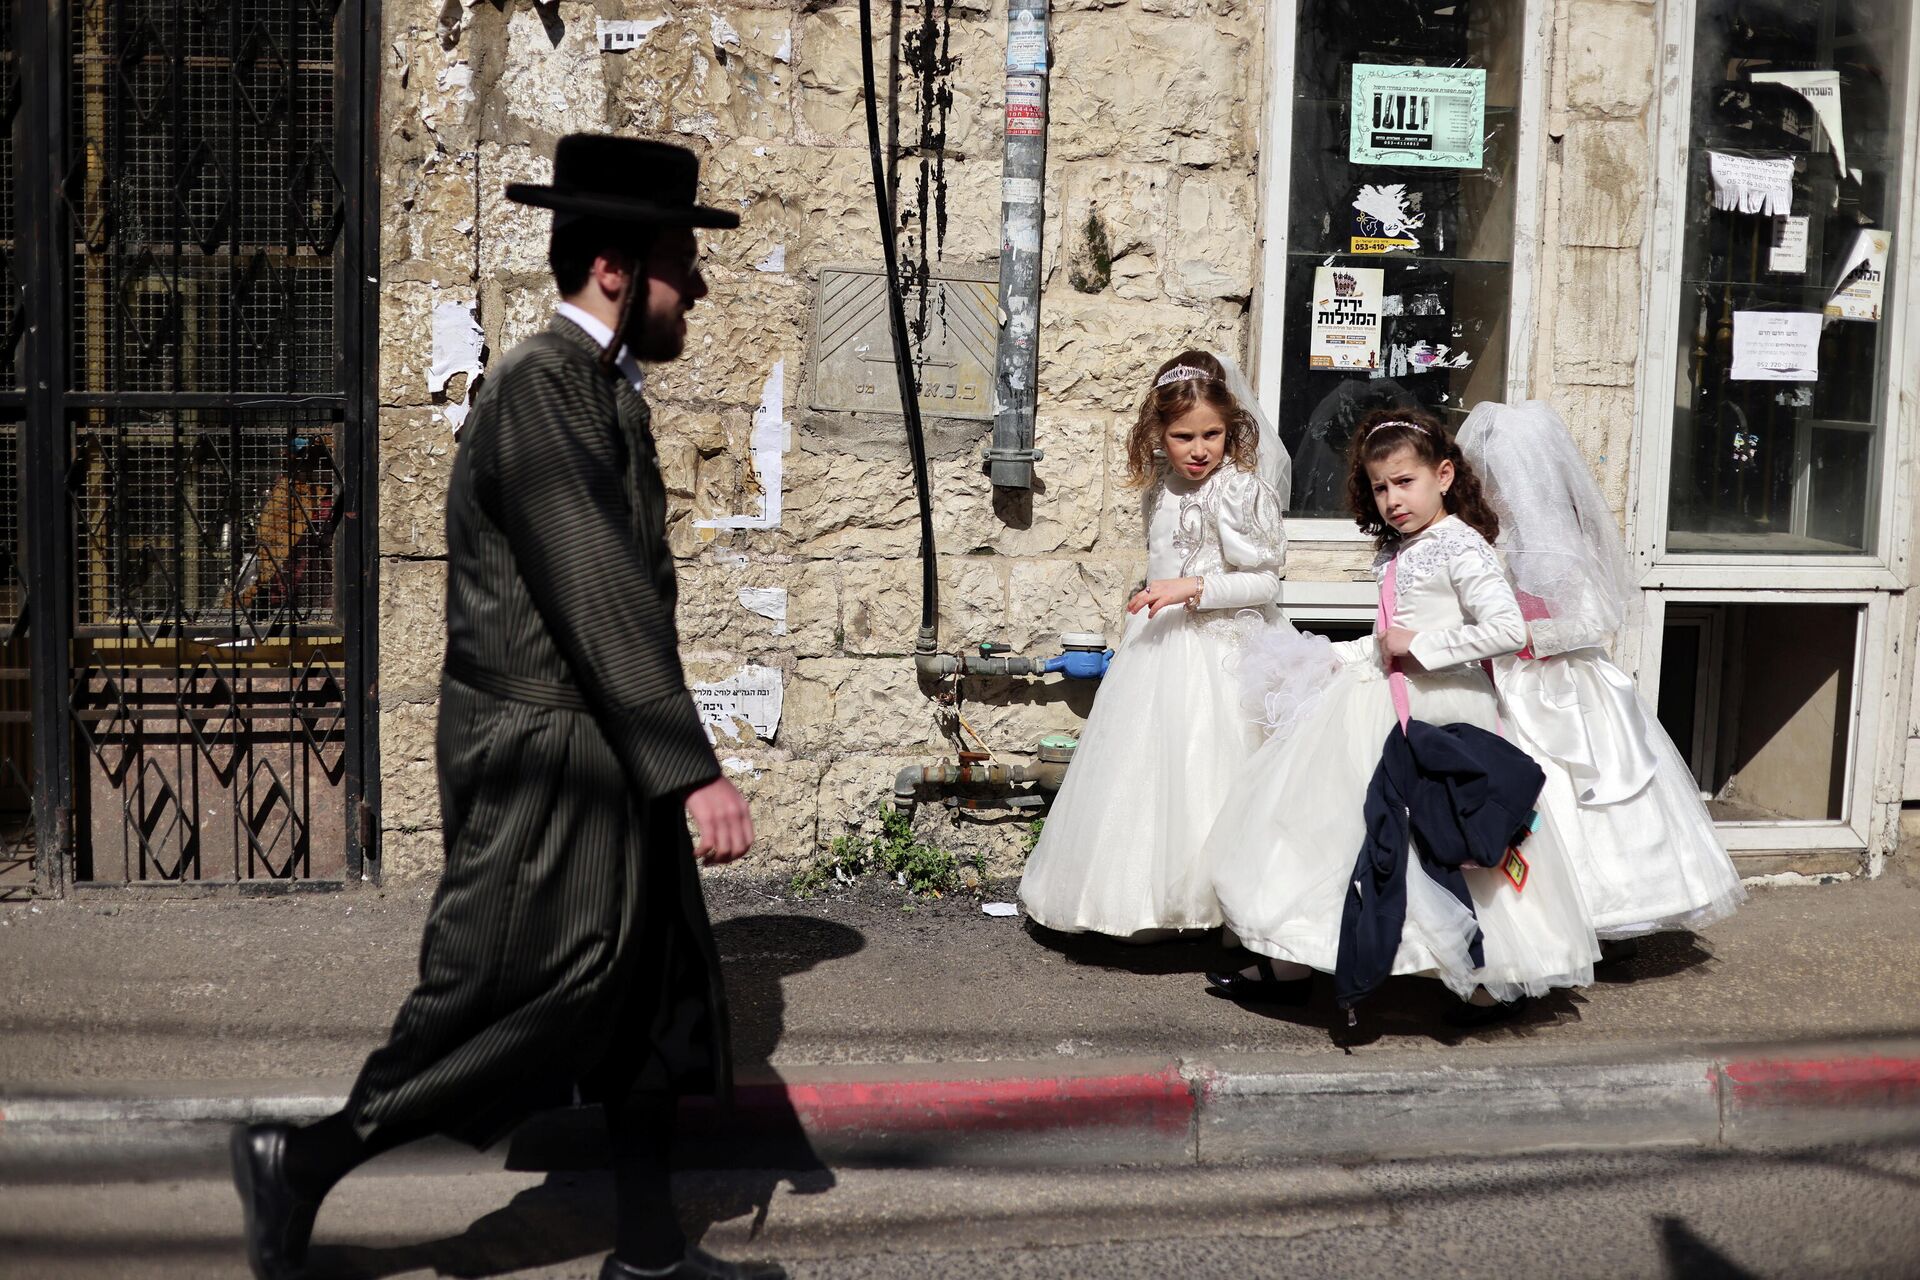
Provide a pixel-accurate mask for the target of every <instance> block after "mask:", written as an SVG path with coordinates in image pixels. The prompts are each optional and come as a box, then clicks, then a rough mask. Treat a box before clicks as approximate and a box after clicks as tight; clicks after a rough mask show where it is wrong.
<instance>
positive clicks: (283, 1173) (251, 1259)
mask: <svg viewBox="0 0 1920 1280" xmlns="http://www.w3.org/2000/svg"><path fill="white" fill-rule="evenodd" d="M287 1133H288V1129H287V1126H286V1125H283V1124H255V1125H245V1124H237V1125H235V1126H233V1134H232V1136H231V1137H230V1138H229V1139H228V1140H227V1150H228V1152H229V1153H230V1154H231V1155H232V1157H233V1186H234V1189H235V1190H236V1191H238V1192H239V1193H240V1209H241V1211H242V1212H243V1213H244V1214H245V1215H246V1235H247V1265H248V1266H249V1267H251V1268H253V1274H254V1276H255V1278H256V1280H293V1278H294V1277H296V1276H298V1275H299V1274H300V1271H301V1268H302V1267H304V1266H305V1265H306V1261H307V1240H308V1238H309V1237H310V1236H312V1235H313V1220H314V1218H315V1217H316V1216H318V1214H319V1212H320V1205H319V1203H318V1202H317V1201H312V1200H308V1199H306V1198H305V1197H304V1196H300V1195H297V1194H295V1192H294V1190H293V1188H292V1187H291V1186H290V1185H288V1183H287Z"/></svg>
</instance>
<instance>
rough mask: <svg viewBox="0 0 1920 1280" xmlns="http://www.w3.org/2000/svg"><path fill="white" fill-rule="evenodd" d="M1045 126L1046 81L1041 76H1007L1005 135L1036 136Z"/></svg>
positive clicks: (1013, 136)
mask: <svg viewBox="0 0 1920 1280" xmlns="http://www.w3.org/2000/svg"><path fill="white" fill-rule="evenodd" d="M1046 128H1047V82H1046V80H1045V79H1044V78H1043V77H1041V76H1008V77H1007V136H1008V137H1009V138H1037V137H1039V136H1040V135H1041V134H1043V133H1045V132H1046Z"/></svg>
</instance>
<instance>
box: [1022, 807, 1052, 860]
mask: <svg viewBox="0 0 1920 1280" xmlns="http://www.w3.org/2000/svg"><path fill="white" fill-rule="evenodd" d="M1046 829H1047V820H1046V819H1045V818H1035V819H1034V820H1033V821H1032V822H1029V823H1028V824H1027V837H1026V840H1025V842H1024V843H1022V844H1021V846H1020V862H1021V864H1022V865H1025V863H1026V861H1027V859H1028V858H1031V857H1032V856H1033V851H1034V850H1035V849H1038V848H1039V847H1040V833H1041V832H1042V831H1045V830H1046Z"/></svg>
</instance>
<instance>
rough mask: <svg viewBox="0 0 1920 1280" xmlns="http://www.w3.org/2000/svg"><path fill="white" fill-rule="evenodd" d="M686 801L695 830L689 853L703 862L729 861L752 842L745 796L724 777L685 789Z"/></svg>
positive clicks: (749, 814) (714, 864) (751, 825)
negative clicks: (686, 790) (689, 789)
mask: <svg viewBox="0 0 1920 1280" xmlns="http://www.w3.org/2000/svg"><path fill="white" fill-rule="evenodd" d="M686 804H687V816H688V817H690V818H692V819H693V825H694V827H695V828H696V829H697V830H698V831H699V834H698V835H697V836H696V837H695V838H694V841H693V856H694V857H695V858H698V859H699V860H700V861H701V862H703V863H705V864H706V865H707V866H710V867H712V866H718V865H719V864H721V863H723V862H732V861H733V860H734V859H736V858H738V857H740V856H742V855H743V854H745V853H746V851H747V846H749V845H751V844H752V843H753V815H752V814H751V813H749V812H747V801H746V797H744V796H742V795H741V794H740V789H739V788H738V787H736V786H734V785H733V784H732V783H731V782H729V781H727V780H726V779H725V778H715V779H714V780H713V781H712V782H709V783H705V784H704V785H702V786H698V787H695V788H694V789H693V790H691V791H689V792H687V800H686Z"/></svg>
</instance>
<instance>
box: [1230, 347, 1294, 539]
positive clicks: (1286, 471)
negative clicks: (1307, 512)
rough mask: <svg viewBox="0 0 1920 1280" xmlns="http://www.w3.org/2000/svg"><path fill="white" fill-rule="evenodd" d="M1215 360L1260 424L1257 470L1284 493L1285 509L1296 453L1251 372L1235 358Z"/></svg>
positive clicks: (1290, 496) (1289, 500)
mask: <svg viewBox="0 0 1920 1280" xmlns="http://www.w3.org/2000/svg"><path fill="white" fill-rule="evenodd" d="M1214 359H1216V360H1218V361H1219V362H1220V367H1221V368H1222V369H1225V370H1226V373H1227V390H1229V391H1231V392H1233V398H1234V399H1235V400H1238V401H1239V402H1240V406H1241V408H1243V409H1245V410H1246V411H1247V412H1248V413H1249V414H1251V415H1252V416H1253V420H1254V421H1255V422H1256V423H1258V424H1259V426H1260V452H1259V457H1258V458H1257V460H1256V461H1255V463H1254V473H1255V474H1256V475H1258V476H1259V477H1260V478H1261V479H1262V480H1265V481H1266V482H1267V483H1268V484H1270V485H1272V486H1273V491H1274V492H1275V493H1277V494H1279V495H1280V509H1281V510H1282V511H1285V510H1286V509H1287V508H1288V507H1289V506H1290V505H1292V502H1293V455H1292V454H1290V453H1288V452H1287V446H1286V445H1284V444H1281V443H1280V432H1279V431H1278V430H1277V429H1276V428H1275V427H1274V425H1273V423H1272V421H1271V420H1269V419H1268V417H1267V411H1266V410H1265V409H1262V408H1261V407H1260V398H1259V397H1258V396H1256V395H1254V394H1253V385H1252V384H1251V383H1249V382H1248V381H1247V375H1246V374H1244V373H1242V372H1240V366H1239V365H1238V364H1237V363H1235V362H1234V359H1233V357H1232V356H1229V355H1219V354H1216V355H1215V356H1214Z"/></svg>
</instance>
